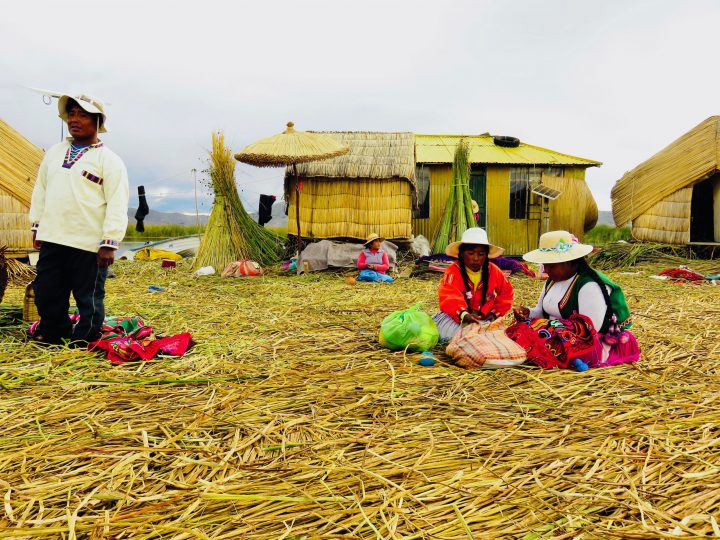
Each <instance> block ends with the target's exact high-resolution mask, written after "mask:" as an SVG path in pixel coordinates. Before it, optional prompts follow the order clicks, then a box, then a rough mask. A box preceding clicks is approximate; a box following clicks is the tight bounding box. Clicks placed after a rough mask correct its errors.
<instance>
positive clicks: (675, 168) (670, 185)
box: [611, 116, 720, 225]
mask: <svg viewBox="0 0 720 540" xmlns="http://www.w3.org/2000/svg"><path fill="white" fill-rule="evenodd" d="M719 164H720V116H711V117H710V118H708V119H707V120H705V121H704V122H701V123H700V124H698V125H697V126H695V127H694V128H693V129H691V130H690V131H688V132H687V133H685V135H683V136H682V137H680V138H679V139H677V140H676V141H674V142H672V143H671V144H669V145H668V146H666V147H665V148H663V149H662V150H660V151H659V152H658V153H657V154H655V155H654V156H652V157H651V158H650V159H648V160H646V161H643V162H642V163H641V164H640V165H638V166H637V167H635V168H634V169H633V170H631V171H630V172H627V173H625V175H624V176H623V177H622V178H621V179H620V180H618V181H617V183H616V184H615V186H614V187H613V189H612V192H611V198H612V208H613V217H614V218H615V223H617V224H618V225H625V224H626V223H628V222H630V221H632V220H634V219H635V218H637V217H638V216H640V215H642V214H644V213H645V212H647V211H648V210H649V209H650V208H651V207H653V206H654V205H655V204H657V203H658V202H660V201H662V200H663V199H665V198H666V197H667V196H668V195H670V194H672V193H674V192H675V191H678V190H680V189H682V188H684V187H687V186H689V185H691V184H693V183H695V182H697V181H699V180H702V179H703V178H705V177H707V176H708V175H711V174H713V173H714V172H715V171H717V170H718V166H719Z"/></svg>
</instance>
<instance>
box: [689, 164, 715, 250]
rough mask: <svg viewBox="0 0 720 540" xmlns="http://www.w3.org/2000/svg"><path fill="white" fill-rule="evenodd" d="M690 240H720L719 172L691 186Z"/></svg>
mask: <svg viewBox="0 0 720 540" xmlns="http://www.w3.org/2000/svg"><path fill="white" fill-rule="evenodd" d="M690 241H691V242H720V174H715V175H713V176H711V177H710V178H708V179H707V180H703V181H702V182H698V183H697V184H695V185H694V186H693V192H692V202H691V206H690Z"/></svg>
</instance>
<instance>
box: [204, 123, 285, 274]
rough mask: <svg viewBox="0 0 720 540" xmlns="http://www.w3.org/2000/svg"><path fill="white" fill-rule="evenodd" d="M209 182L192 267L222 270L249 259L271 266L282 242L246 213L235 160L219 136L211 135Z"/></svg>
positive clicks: (279, 252) (281, 250) (222, 137)
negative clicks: (209, 199) (210, 193)
mask: <svg viewBox="0 0 720 540" xmlns="http://www.w3.org/2000/svg"><path fill="white" fill-rule="evenodd" d="M210 179H211V181H212V187H213V190H214V192H215V201H214V202H213V207H212V211H211V212H210V218H209V219H208V224H207V227H206V229H205V234H204V235H203V237H202V240H201V241H200V247H199V248H198V253H197V257H196V258H195V263H194V265H193V268H195V269H197V268H200V267H202V266H212V267H214V268H215V270H217V271H222V270H223V269H224V268H225V266H227V265H228V264H229V263H231V262H232V261H238V260H242V259H250V260H253V261H256V262H258V263H260V264H261V265H268V264H274V263H276V262H278V261H279V260H280V258H281V257H282V254H283V246H282V240H281V239H280V238H279V237H277V236H276V235H275V234H273V233H272V232H271V231H269V230H267V229H265V228H263V227H261V226H260V225H258V224H257V223H255V221H254V220H253V219H252V218H251V217H250V215H249V214H248V213H247V212H246V211H245V208H244V207H243V204H242V202H241V201H240V196H239V195H238V192H237V186H236V185H235V159H234V158H233V155H232V151H231V150H230V148H229V147H227V146H225V137H224V135H223V134H222V133H213V135H212V150H211V152H210Z"/></svg>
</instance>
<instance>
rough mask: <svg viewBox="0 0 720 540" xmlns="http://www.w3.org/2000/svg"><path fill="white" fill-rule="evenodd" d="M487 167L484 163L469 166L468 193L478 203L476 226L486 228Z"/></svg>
mask: <svg viewBox="0 0 720 540" xmlns="http://www.w3.org/2000/svg"><path fill="white" fill-rule="evenodd" d="M486 187H487V168H486V167H485V166H484V165H472V166H471V167H470V194H471V196H472V198H473V200H474V201H475V202H476V203H477V205H478V212H477V213H478V220H477V226H478V227H482V228H483V229H487V200H486V199H487V197H486V193H485V190H486Z"/></svg>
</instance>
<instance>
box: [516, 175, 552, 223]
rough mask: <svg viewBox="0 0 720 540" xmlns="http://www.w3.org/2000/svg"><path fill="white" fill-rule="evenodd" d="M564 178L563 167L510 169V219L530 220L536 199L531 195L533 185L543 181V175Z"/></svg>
mask: <svg viewBox="0 0 720 540" xmlns="http://www.w3.org/2000/svg"><path fill="white" fill-rule="evenodd" d="M543 174H545V175H547V176H563V168H562V167H511V168H510V219H528V215H529V213H530V206H531V204H532V203H533V202H536V201H535V199H536V197H532V198H531V195H530V189H531V185H537V184H539V183H540V182H541V181H542V175H543Z"/></svg>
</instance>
